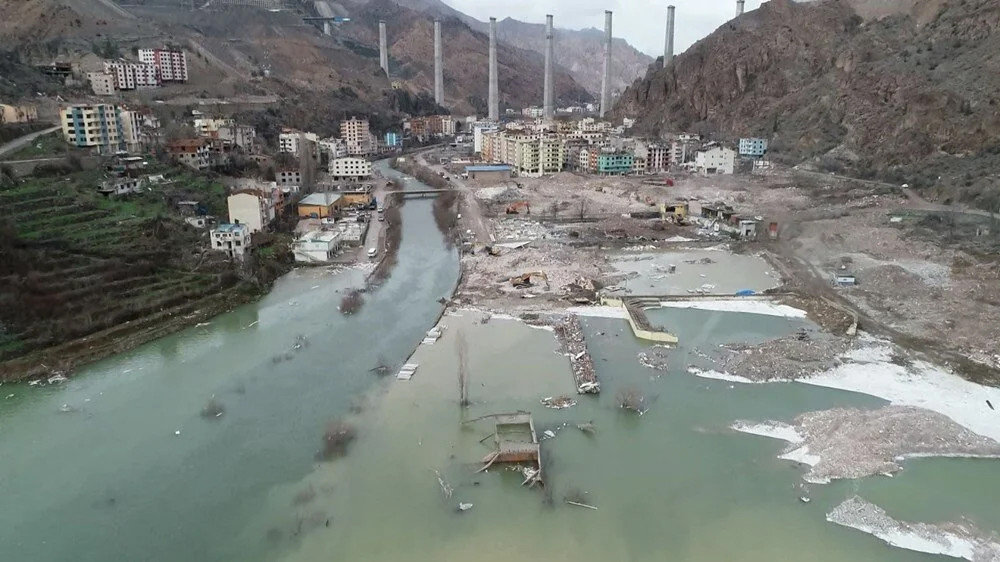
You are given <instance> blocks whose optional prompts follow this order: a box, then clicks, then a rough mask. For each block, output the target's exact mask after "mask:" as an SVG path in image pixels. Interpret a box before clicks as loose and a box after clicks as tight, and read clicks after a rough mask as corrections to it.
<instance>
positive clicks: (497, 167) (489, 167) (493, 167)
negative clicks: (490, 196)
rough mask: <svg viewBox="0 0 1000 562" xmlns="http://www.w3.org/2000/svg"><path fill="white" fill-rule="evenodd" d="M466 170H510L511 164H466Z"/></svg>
mask: <svg viewBox="0 0 1000 562" xmlns="http://www.w3.org/2000/svg"><path fill="white" fill-rule="evenodd" d="M465 171H466V172H509V171H510V166H508V165H507V164H495V165H485V166H466V167H465Z"/></svg>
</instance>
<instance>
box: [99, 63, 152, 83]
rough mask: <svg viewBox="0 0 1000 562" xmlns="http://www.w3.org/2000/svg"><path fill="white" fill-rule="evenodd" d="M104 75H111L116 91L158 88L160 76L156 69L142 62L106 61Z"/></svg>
mask: <svg viewBox="0 0 1000 562" xmlns="http://www.w3.org/2000/svg"><path fill="white" fill-rule="evenodd" d="M104 73H105V74H110V75H111V77H112V78H113V79H114V82H115V89H116V90H135V89H138V88H158V87H159V86H160V76H159V72H158V71H157V69H156V67H155V66H153V65H151V64H146V63H142V62H132V61H127V60H115V61H110V60H109V61H104Z"/></svg>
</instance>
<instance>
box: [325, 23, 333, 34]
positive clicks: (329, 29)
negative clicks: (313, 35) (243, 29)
mask: <svg viewBox="0 0 1000 562" xmlns="http://www.w3.org/2000/svg"><path fill="white" fill-rule="evenodd" d="M323 35H333V24H331V23H330V22H328V21H325V22H323Z"/></svg>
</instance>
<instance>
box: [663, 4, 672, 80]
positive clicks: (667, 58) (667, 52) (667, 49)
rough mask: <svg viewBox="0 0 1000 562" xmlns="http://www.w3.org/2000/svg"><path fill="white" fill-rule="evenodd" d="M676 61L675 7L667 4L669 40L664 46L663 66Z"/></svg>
mask: <svg viewBox="0 0 1000 562" xmlns="http://www.w3.org/2000/svg"><path fill="white" fill-rule="evenodd" d="M672 62H674V7H673V6H667V40H666V44H665V45H664V46H663V66H664V67H666V66H667V65H668V64H670V63H672Z"/></svg>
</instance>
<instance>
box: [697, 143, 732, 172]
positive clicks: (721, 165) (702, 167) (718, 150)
mask: <svg viewBox="0 0 1000 562" xmlns="http://www.w3.org/2000/svg"><path fill="white" fill-rule="evenodd" d="M694 163H695V167H696V168H697V169H698V171H699V172H701V173H703V174H732V173H733V170H734V168H735V167H736V151H735V150H732V149H730V148H724V147H721V146H714V147H712V148H709V149H706V150H699V151H698V153H697V154H695V159H694Z"/></svg>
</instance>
